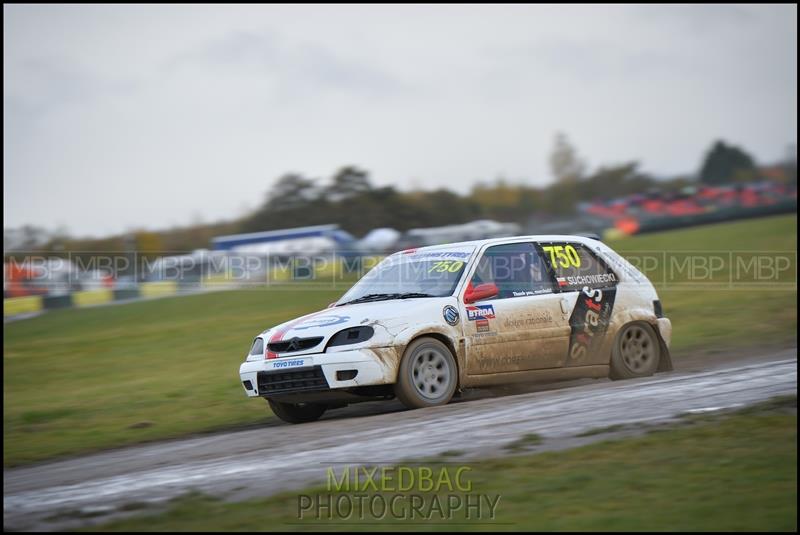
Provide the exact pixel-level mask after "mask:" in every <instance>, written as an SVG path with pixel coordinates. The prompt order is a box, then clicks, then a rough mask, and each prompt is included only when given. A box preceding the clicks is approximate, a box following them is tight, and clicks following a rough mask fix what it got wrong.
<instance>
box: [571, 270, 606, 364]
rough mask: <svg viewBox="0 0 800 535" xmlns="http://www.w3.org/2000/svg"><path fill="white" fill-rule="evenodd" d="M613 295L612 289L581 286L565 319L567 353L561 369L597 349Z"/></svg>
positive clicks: (601, 340)
mask: <svg viewBox="0 0 800 535" xmlns="http://www.w3.org/2000/svg"><path fill="white" fill-rule="evenodd" d="M616 295H617V289H616V288H604V289H602V290H601V289H599V288H595V289H590V288H589V287H588V286H584V287H583V290H581V293H580V294H579V295H578V301H577V302H576V303H575V308H574V309H572V315H571V316H570V317H569V327H570V337H569V351H568V352H567V361H566V363H565V366H569V365H570V364H572V363H573V362H574V361H580V360H582V359H583V358H584V357H586V355H590V354H591V353H593V352H595V351H597V350H598V349H599V348H600V345H601V344H602V342H603V339H604V338H605V334H606V331H607V330H608V324H609V322H610V321H611V312H612V310H613V308H614V299H615V298H616Z"/></svg>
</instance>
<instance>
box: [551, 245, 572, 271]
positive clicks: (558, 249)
mask: <svg viewBox="0 0 800 535" xmlns="http://www.w3.org/2000/svg"><path fill="white" fill-rule="evenodd" d="M542 249H543V250H544V252H546V253H550V264H551V265H552V266H553V267H556V266H561V267H562V268H568V267H570V266H574V267H581V257H580V255H578V251H576V250H575V247H573V246H572V245H545V246H544V247H542Z"/></svg>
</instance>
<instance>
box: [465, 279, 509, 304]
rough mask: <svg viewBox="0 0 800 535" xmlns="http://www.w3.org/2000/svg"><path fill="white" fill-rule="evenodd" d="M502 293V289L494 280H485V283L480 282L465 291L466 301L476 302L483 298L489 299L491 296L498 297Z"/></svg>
mask: <svg viewBox="0 0 800 535" xmlns="http://www.w3.org/2000/svg"><path fill="white" fill-rule="evenodd" d="M499 293H500V290H499V289H498V288H497V285H496V284H495V283H493V282H484V283H483V284H479V285H477V286H475V287H474V288H467V291H466V292H464V302H465V303H467V304H469V303H474V302H475V301H480V300H481V299H489V298H491V297H496V296H497V295H498V294H499Z"/></svg>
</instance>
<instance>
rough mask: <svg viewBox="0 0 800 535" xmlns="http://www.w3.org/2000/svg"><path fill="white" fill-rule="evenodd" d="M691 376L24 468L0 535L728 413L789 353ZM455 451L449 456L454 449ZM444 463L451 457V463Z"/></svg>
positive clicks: (337, 419)
mask: <svg viewBox="0 0 800 535" xmlns="http://www.w3.org/2000/svg"><path fill="white" fill-rule="evenodd" d="M715 362H716V364H713V365H712V366H711V368H709V369H705V370H702V371H696V370H692V371H677V372H672V373H668V374H659V375H656V376H654V377H651V378H647V379H637V380H630V381H618V382H612V381H608V380H594V381H580V382H577V383H571V384H568V385H566V386H564V385H562V386H561V387H558V388H553V387H552V386H550V387H548V389H545V390H539V391H536V392H530V393H524V394H519V395H506V396H499V397H485V396H484V397H481V396H478V397H477V399H475V398H474V397H471V396H465V399H464V400H462V401H460V402H457V403H451V404H450V405H447V406H445V407H438V408H433V409H422V410H415V411H404V410H399V407H398V405H397V404H393V403H389V404H384V405H379V404H374V403H370V404H364V405H368V407H367V408H366V409H360V411H357V412H353V411H351V412H348V410H349V409H345V410H343V411H339V413H338V415H337V413H336V412H332V413H331V415H330V416H329V417H327V418H326V419H324V420H321V421H319V422H315V423H311V424H304V425H296V426H290V425H279V424H276V425H272V426H266V427H263V428H259V429H250V430H244V431H236V432H231V433H226V434H218V435H209V436H201V437H195V438H189V439H184V440H177V441H169V442H163V443H156V444H148V445H143V446H136V447H130V448H124V449H119V450H114V451H109V452H105V453H100V454H94V455H89V456H83V457H78V458H72V459H67V460H61V461H56V462H51V463H46V464H39V465H35V466H28V467H22V468H15V469H9V470H6V471H5V472H4V477H3V493H4V503H3V513H4V515H3V516H4V525H5V527H6V529H17V530H20V529H23V530H28V529H61V528H68V527H75V526H77V525H80V524H81V523H85V522H87V521H89V520H88V519H91V521H92V522H96V521H98V520H105V519H109V518H112V517H113V516H115V515H118V514H129V513H124V511H125V510H130V509H132V508H133V507H134V506H137V507H138V506H141V505H142V504H151V505H153V506H158V504H163V503H164V501H166V500H168V499H170V498H173V497H175V496H178V495H180V494H183V493H186V492H188V491H192V490H194V491H201V492H205V493H210V494H214V495H218V496H223V497H225V498H226V499H243V498H247V497H252V496H263V495H268V494H271V493H274V492H277V491H283V490H289V489H293V488H299V487H301V486H304V485H306V484H309V483H314V482H318V481H324V478H325V471H326V469H327V468H328V467H329V466H332V465H334V463H343V464H353V465H356V464H372V465H379V464H391V463H400V462H402V461H412V460H420V459H422V458H431V457H434V456H436V455H440V454H442V453H444V452H448V454H449V455H457V456H456V457H455V459H457V460H458V461H469V460H477V459H481V458H487V457H497V456H500V455H503V454H507V453H508V451H507V450H505V449H504V446H507V445H508V444H509V443H511V442H513V441H515V440H517V439H519V438H520V437H522V436H523V435H525V434H528V433H536V434H538V435H540V436H541V437H543V438H544V445H545V446H546V448H549V449H552V448H562V447H571V446H574V445H578V444H581V443H586V442H588V441H591V440H596V439H597V438H595V437H579V435H581V434H582V433H585V432H586V431H589V430H596V429H598V428H603V427H607V426H611V425H618V424H637V423H659V422H665V421H669V420H671V419H674V418H675V417H676V416H679V415H681V414H685V413H687V412H706V411H717V410H723V409H730V408H736V407H740V406H745V405H748V404H752V403H755V402H758V401H761V400H765V399H768V398H771V397H774V396H778V395H785V394H796V393H797V350H796V348H793V349H789V350H785V351H780V352H777V353H772V354H768V355H760V356H759V358H757V359H753V360H749V361H748V360H737V361H736V362H733V363H730V362H729V363H720V361H719V360H716V361H715ZM455 452H457V454H456V453H455ZM448 459H449V460H454V459H453V458H452V457H450V458H448Z"/></svg>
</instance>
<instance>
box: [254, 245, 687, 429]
mask: <svg viewBox="0 0 800 535" xmlns="http://www.w3.org/2000/svg"><path fill="white" fill-rule="evenodd" d="M671 331H672V326H671V323H670V321H669V319H667V318H665V317H664V316H663V313H662V310H661V303H660V301H659V299H658V295H657V294H656V291H655V289H654V288H653V285H652V284H651V283H650V281H648V280H647V278H646V277H645V276H644V275H642V273H640V272H639V271H638V270H637V269H636V268H635V267H634V266H633V265H631V264H630V263H629V262H628V261H626V260H625V259H624V258H622V257H621V256H619V255H618V254H617V253H615V252H614V251H612V250H611V249H610V248H609V247H608V246H606V245H605V244H603V243H602V242H601V241H599V240H596V239H592V238H587V237H581V236H524V237H515V238H501V239H490V240H481V241H474V242H464V243H456V244H449V245H439V246H434V247H424V248H419V249H410V250H406V251H401V252H398V253H395V254H393V255H391V256H388V257H387V258H385V259H384V260H383V261H382V262H381V263H380V264H378V265H377V266H376V267H375V268H374V269H372V270H371V271H370V272H369V273H367V274H366V275H365V276H364V277H363V278H361V280H359V281H358V282H357V283H356V284H355V285H354V286H353V287H352V288H350V290H349V291H348V292H347V293H345V294H344V296H342V297H341V299H339V301H337V302H336V303H333V304H331V306H330V307H328V308H327V309H325V310H321V311H319V312H314V313H312V314H308V315H306V316H303V317H301V318H297V319H294V320H292V321H288V322H286V323H283V324H281V325H278V326H276V327H272V328H270V329H267V330H266V331H264V332H262V333H261V334H260V335H258V337H257V338H256V339H255V341H254V343H253V345H252V348H251V350H250V354H249V355H248V356H247V360H246V361H245V362H244V363H243V364H242V365H241V367H240V369H239V374H240V376H241V380H242V384H243V386H244V389H245V392H246V393H247V395H248V396H250V397H263V398H266V399H267V401H268V402H269V405H270V407H271V408H272V410H273V412H274V413H275V414H277V415H278V416H279V417H280V418H282V419H283V420H285V421H288V422H292V423H299V422H307V421H312V420H316V419H318V418H319V417H320V416H322V414H323V413H324V412H325V410H326V409H329V408H333V407H341V406H344V405H346V404H348V403H352V402H354V401H366V400H373V399H379V398H384V399H388V398H391V397H394V396H396V397H397V398H399V399H400V401H402V402H403V404H405V405H406V406H408V407H411V408H418V407H431V406H436V405H443V404H445V403H447V402H448V401H450V399H451V398H452V397H453V395H454V394H456V393H457V392H459V391H460V390H461V389H463V388H468V387H479V386H486V385H495V384H502V383H511V382H520V381H540V380H563V379H574V378H579V377H611V378H612V379H624V378H632V377H642V376H647V375H652V374H653V373H655V372H656V371H665V370H671V369H672V364H671V360H670V356H669V350H668V347H669V343H670V337H671Z"/></svg>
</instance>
